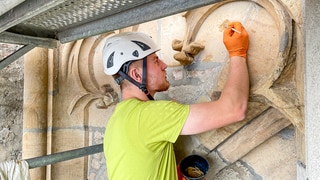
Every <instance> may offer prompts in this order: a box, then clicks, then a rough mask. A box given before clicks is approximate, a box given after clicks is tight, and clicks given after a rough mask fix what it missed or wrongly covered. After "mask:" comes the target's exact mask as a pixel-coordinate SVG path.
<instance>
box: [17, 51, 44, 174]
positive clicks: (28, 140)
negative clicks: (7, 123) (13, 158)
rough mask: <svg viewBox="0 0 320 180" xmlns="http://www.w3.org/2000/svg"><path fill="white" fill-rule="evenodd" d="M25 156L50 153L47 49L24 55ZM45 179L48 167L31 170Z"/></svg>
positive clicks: (23, 144) (23, 143)
mask: <svg viewBox="0 0 320 180" xmlns="http://www.w3.org/2000/svg"><path fill="white" fill-rule="evenodd" d="M23 96H24V97H23V99H24V102H23V141H22V152H23V155H22V156H23V159H28V158H33V157H39V156H43V155H46V154H47V101H48V50H47V49H43V48H35V49H33V50H32V51H30V52H29V53H27V54H26V55H25V57H24V94H23ZM30 174H31V179H38V180H41V179H45V178H46V168H45V167H40V168H35V169H31V170H30Z"/></svg>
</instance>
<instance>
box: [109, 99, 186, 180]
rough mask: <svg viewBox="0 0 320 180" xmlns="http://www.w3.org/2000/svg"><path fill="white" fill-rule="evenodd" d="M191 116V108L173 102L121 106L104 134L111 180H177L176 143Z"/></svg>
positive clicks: (116, 110) (134, 101)
mask: <svg viewBox="0 0 320 180" xmlns="http://www.w3.org/2000/svg"><path fill="white" fill-rule="evenodd" d="M188 114H189V105H183V104H179V103H176V102H173V101H146V102H143V101H139V100H137V99H129V100H126V101H123V102H121V103H119V104H118V105H117V107H116V109H115V112H114V113H113V115H112V117H111V118H110V119H109V121H108V124H107V127H106V131H105V135H104V154H105V157H106V161H107V169H108V170H107V171H108V176H109V179H110V180H130V179H132V180H175V179H177V177H178V176H177V169H176V160H175V155H174V150H173V143H174V142H175V141H176V140H177V138H178V136H179V134H180V131H181V130H182V127H183V125H184V123H185V121H186V119H187V116H188Z"/></svg>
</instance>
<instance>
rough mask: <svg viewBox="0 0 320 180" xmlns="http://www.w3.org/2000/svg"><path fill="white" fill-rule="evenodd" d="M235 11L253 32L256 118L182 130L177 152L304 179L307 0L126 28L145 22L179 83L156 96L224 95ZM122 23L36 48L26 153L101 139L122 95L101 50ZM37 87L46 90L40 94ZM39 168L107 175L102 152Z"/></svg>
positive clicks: (251, 171)
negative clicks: (226, 37) (227, 40)
mask: <svg viewBox="0 0 320 180" xmlns="http://www.w3.org/2000/svg"><path fill="white" fill-rule="evenodd" d="M234 20H237V21H241V22H242V23H243V24H244V26H245V27H246V28H247V31H248V33H249V36H250V49H249V52H248V64H249V71H250V80H251V91H250V101H249V110H248V114H247V118H246V120H245V121H243V122H239V123H236V124H233V125H230V126H227V127H224V128H220V129H216V130H212V131H209V132H206V133H203V134H199V135H195V136H181V137H180V138H179V140H178V142H177V143H176V144H175V149H176V154H177V160H178V162H179V161H180V160H181V159H182V158H184V157H185V156H186V155H189V154H193V153H197V154H201V155H203V156H205V157H207V159H208V160H209V162H210V165H211V168H210V171H209V172H208V176H207V177H208V179H228V178H229V179H295V178H296V166H297V161H299V162H300V163H301V164H304V163H305V160H304V157H305V155H304V151H303V149H304V148H303V147H304V146H303V142H304V141H303V136H304V120H303V108H304V105H303V67H301V64H303V55H302V53H301V51H302V50H301V46H299V45H300V44H303V42H302V39H303V37H302V30H301V21H302V20H301V2H300V1H298V2H297V1H292V0H283V1H281V2H279V1H276V0H269V1H262V0H261V1H259V0H258V1H240V2H239V1H225V2H223V3H219V4H216V5H212V6H207V7H202V8H199V9H195V10H192V11H188V12H184V13H181V14H177V15H173V16H170V17H167V18H163V19H159V20H156V21H151V22H147V23H144V24H140V25H137V26H133V27H128V28H125V29H121V30H119V31H141V32H145V33H148V34H149V35H151V36H152V37H153V38H154V39H155V41H156V42H157V44H158V45H159V46H160V48H161V51H160V52H159V56H160V58H161V59H163V60H164V61H165V62H166V63H167V64H168V69H167V70H168V78H169V80H170V83H171V87H170V89H169V90H168V91H166V92H163V93H158V94H157V95H156V98H157V99H174V100H176V101H179V102H181V103H187V104H190V103H196V102H205V101H210V100H214V99H216V98H217V97H219V94H220V91H221V89H222V88H223V84H224V82H225V79H226V76H227V72H226V69H227V67H228V55H227V52H226V50H225V48H224V46H223V43H222V32H223V30H224V28H225V25H226V24H228V22H230V21H234ZM119 31H114V32H109V33H106V34H102V35H99V36H94V37H90V38H87V39H83V40H78V41H75V42H70V43H66V44H62V45H60V46H59V47H58V49H55V50H50V51H45V50H43V49H35V51H32V52H31V54H28V56H26V57H25V58H26V62H28V63H30V64H28V65H26V66H25V72H29V73H26V75H28V78H25V79H27V80H26V81H25V82H26V83H27V82H28V84H26V85H25V87H26V86H27V85H28V86H27V87H28V88H25V95H30V97H32V98H31V99H27V100H26V101H25V103H24V105H25V109H27V110H28V111H25V112H24V120H25V121H24V123H25V124H24V127H25V128H24V132H25V133H24V137H23V138H24V141H25V142H24V145H23V147H24V152H26V153H27V154H26V156H25V157H32V156H39V155H41V154H45V152H46V153H56V152H61V151H66V150H70V149H76V148H80V147H84V146H89V145H93V144H99V143H102V141H103V133H104V127H105V125H106V123H107V120H108V118H109V117H110V115H111V114H112V112H113V110H114V107H115V105H116V103H117V102H118V101H119V100H120V99H121V97H120V93H119V88H118V87H117V85H115V83H114V81H113V79H112V78H111V77H110V76H106V75H105V74H104V73H103V68H102V62H101V51H102V47H103V45H104V41H105V39H106V38H107V37H109V36H112V35H113V34H116V33H119ZM172 42H174V43H173V44H174V45H177V46H178V48H177V47H176V46H175V48H173V47H172V45H173V44H172ZM199 47H201V48H199ZM202 47H203V48H202ZM192 48H199V51H198V52H196V53H193V51H190V49H192ZM39 54H41V56H38V55H39ZM177 54H178V56H177ZM174 57H175V58H174ZM177 57H182V58H177ZM183 57H187V59H185V58H183ZM35 59H37V61H36V60H35ZM38 61H40V62H42V64H41V63H40V64H38V63H36V62H38ZM45 62H47V64H46V63H45ZM44 65H46V66H47V67H48V68H47V69H44V68H43V66H44ZM34 69H37V71H35V72H34ZM42 76H45V77H48V78H47V79H46V78H44V77H43V78H41V77H42ZM33 84H36V85H33ZM39 87H43V88H39ZM37 94H39V97H42V98H47V99H46V100H43V101H41V100H39V99H37V96H36V95H37ZM28 97H29V96H28ZM33 99H34V101H33ZM35 100H37V101H35ZM46 103H47V106H45V108H44V107H43V106H44V105H45V104H46ZM35 115H37V116H35ZM29 137H34V138H36V139H37V141H32V142H30V138H29ZM31 172H32V174H33V176H35V177H36V179H44V178H45V177H46V178H52V179H86V178H88V179H90V180H94V179H105V178H106V177H107V171H106V165H105V159H104V156H103V154H101V153H99V154H95V155H92V156H89V157H84V158H78V159H74V160H70V161H66V162H62V163H57V164H54V165H51V166H50V167H48V168H47V169H43V168H42V169H35V170H31ZM39 174H41V176H40V177H39Z"/></svg>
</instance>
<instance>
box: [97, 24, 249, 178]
mask: <svg viewBox="0 0 320 180" xmlns="http://www.w3.org/2000/svg"><path fill="white" fill-rule="evenodd" d="M234 29H236V30H234ZM236 31H239V32H240V33H239V32H236ZM223 41H224V44H225V46H226V48H227V50H228V52H229V56H230V67H229V74H228V79H227V81H226V84H225V87H224V89H223V91H222V93H221V96H220V98H219V99H218V100H216V101H212V102H206V103H199V104H192V105H184V104H179V103H176V102H173V101H154V100H153V96H154V95H155V93H156V92H161V91H165V90H167V89H168V88H169V82H168V80H167V78H166V68H167V65H166V64H165V63H164V62H163V61H162V60H161V59H159V57H158V56H157V54H156V52H157V51H158V50H159V49H158V48H157V46H156V45H155V43H154V42H153V41H152V39H151V38H150V37H149V36H147V35H145V34H142V33H137V32H130V33H123V34H119V35H115V36H113V37H111V38H109V39H108V40H107V41H106V45H105V47H104V50H103V62H104V71H105V73H106V74H107V75H113V76H114V78H115V80H116V82H117V83H118V84H119V85H120V88H121V93H122V102H120V103H118V105H117V107H116V109H115V111H114V113H113V115H112V117H111V118H110V119H109V121H108V124H107V127H106V131H105V136H104V154H105V156H106V161H107V170H108V176H109V179H110V180H117V179H119V180H129V179H132V180H149V179H152V180H175V179H177V178H178V176H177V169H176V161H175V156H174V150H173V143H174V142H175V141H176V140H177V138H178V136H179V135H191V134H197V133H201V132H205V131H208V130H211V129H214V128H220V127H222V126H225V125H228V124H231V123H233V122H237V121H241V120H243V119H244V118H245V114H246V110H247V103H248V96H249V95H248V94H249V78H248V70H247V64H246V56H247V49H248V41H249V40H248V35H247V32H246V30H245V29H244V27H243V26H242V25H241V23H239V22H233V23H231V24H229V26H228V28H227V29H226V30H225V32H224V35H223Z"/></svg>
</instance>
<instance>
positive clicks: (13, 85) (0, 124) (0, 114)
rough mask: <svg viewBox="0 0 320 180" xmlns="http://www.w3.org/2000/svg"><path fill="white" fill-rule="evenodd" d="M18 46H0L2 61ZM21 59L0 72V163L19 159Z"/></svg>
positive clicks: (20, 146)
mask: <svg viewBox="0 0 320 180" xmlns="http://www.w3.org/2000/svg"><path fill="white" fill-rule="evenodd" d="M19 47H20V46H18V45H12V44H0V58H1V59H3V58H5V57H7V56H8V55H10V54H11V53H12V52H14V51H16V50H17V49H18V48H19ZM22 111H23V58H20V59H18V60H17V61H15V62H13V63H11V64H10V65H9V66H7V67H6V68H4V69H2V70H0V152H1V153H0V162H2V161H7V160H12V159H21V151H22Z"/></svg>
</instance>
